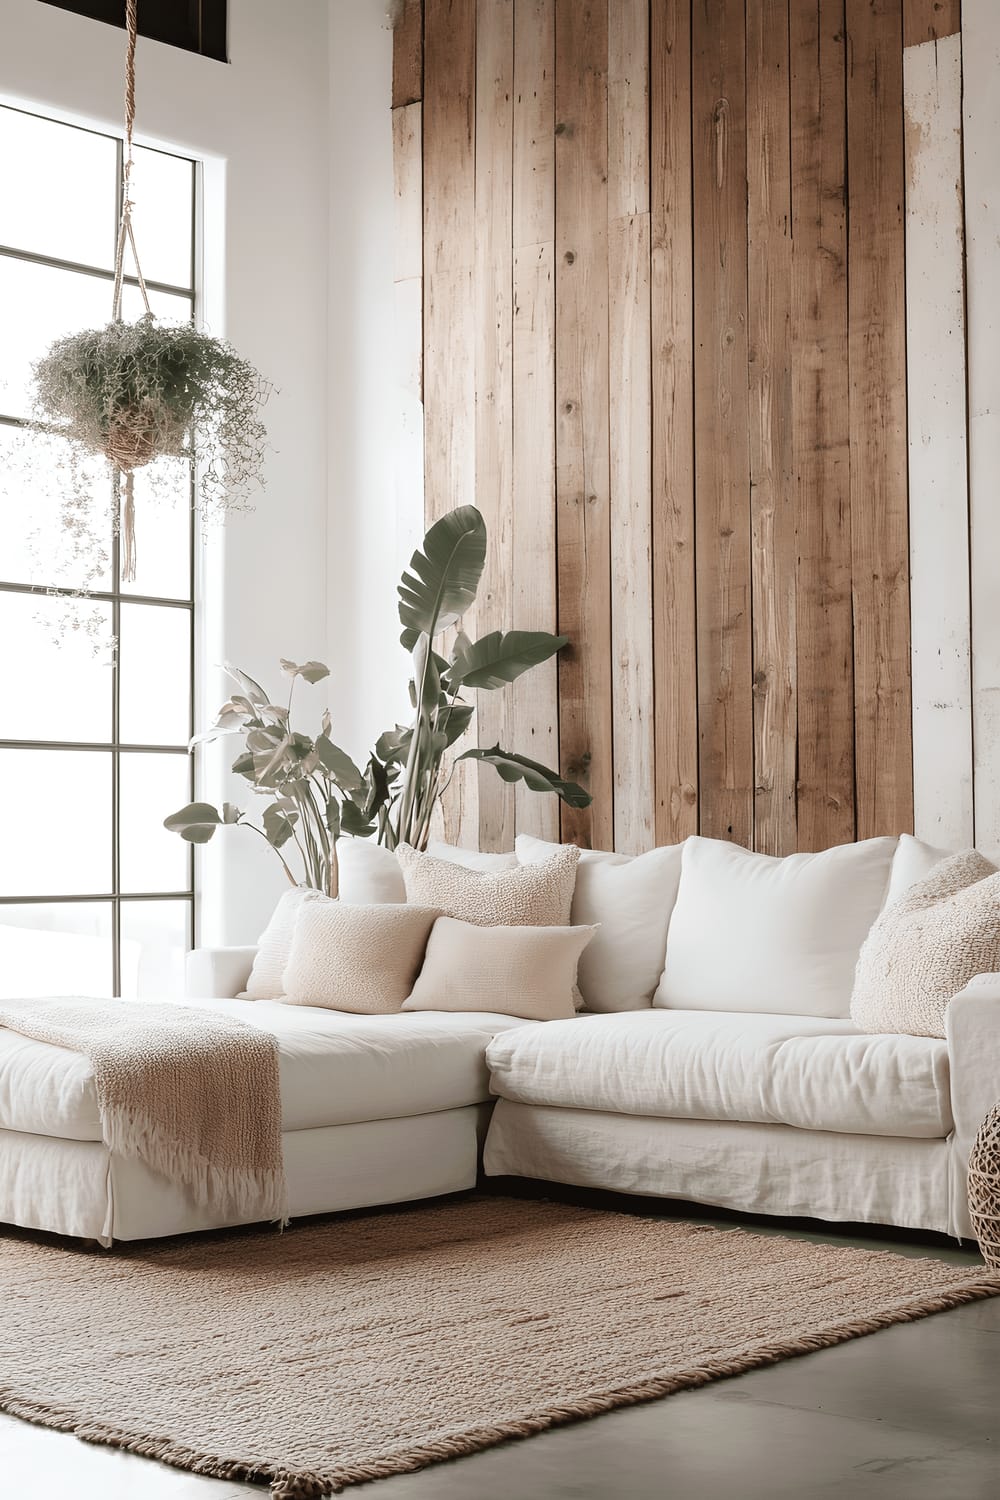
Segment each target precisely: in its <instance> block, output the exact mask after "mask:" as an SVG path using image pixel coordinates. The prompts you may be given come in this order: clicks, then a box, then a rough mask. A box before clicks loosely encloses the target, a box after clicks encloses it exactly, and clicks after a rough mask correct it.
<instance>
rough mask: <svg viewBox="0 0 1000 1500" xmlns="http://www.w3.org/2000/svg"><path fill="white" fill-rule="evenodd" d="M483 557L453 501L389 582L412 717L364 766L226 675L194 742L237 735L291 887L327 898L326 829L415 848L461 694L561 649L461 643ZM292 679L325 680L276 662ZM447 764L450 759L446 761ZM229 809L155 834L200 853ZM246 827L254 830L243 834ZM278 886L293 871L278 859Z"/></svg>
mask: <svg viewBox="0 0 1000 1500" xmlns="http://www.w3.org/2000/svg"><path fill="white" fill-rule="evenodd" d="M485 562H486V524H485V522H484V520H483V518H482V516H481V515H480V513H479V511H478V510H476V509H475V507H474V506H471V505H464V506H461V507H460V508H459V509H458V510H454V511H452V512H451V513H450V514H449V515H446V516H443V517H442V518H441V520H440V521H437V522H435V524H434V525H433V526H432V527H431V529H430V530H429V531H428V533H427V535H426V536H425V537H424V540H423V544H422V546H421V547H420V548H419V549H418V550H417V551H416V552H415V553H414V554H413V556H412V558H411V559H410V568H409V570H408V571H407V572H405V573H404V574H403V577H402V579H401V581H400V584H399V618H400V623H401V624H402V626H403V631H402V635H401V637H400V640H401V642H402V644H403V645H404V646H405V647H406V649H407V650H408V651H409V652H410V653H411V657H412V662H413V675H412V677H411V680H410V701H411V703H412V704H413V708H414V718H413V722H412V723H411V724H410V725H409V726H407V725H403V724H397V725H396V726H395V728H393V729H390V730H387V731H386V732H385V734H382V735H380V736H379V738H378V740H377V742H376V744H375V748H374V750H373V751H372V753H371V755H370V756H369V757H368V761H367V763H366V766H365V769H364V771H361V770H359V768H358V767H357V766H356V765H355V764H354V762H353V761H352V760H351V758H350V756H349V755H347V754H346V753H345V752H344V751H343V750H341V749H340V748H339V747H338V746H337V745H335V744H334V743H333V742H332V740H331V739H330V729H331V721H330V714H329V712H328V711H327V712H325V713H324V715H323V728H322V732H321V733H320V734H319V735H318V736H317V737H316V738H315V739H309V738H308V736H305V735H303V734H300V733H298V732H294V731H293V730H292V728H291V725H290V723H289V711H290V709H291V695H289V702H288V707H287V708H284V707H278V706H276V705H274V704H273V703H270V702H269V701H268V697H267V694H266V693H265V691H264V689H263V688H262V687H261V686H260V684H259V683H256V682H254V680H253V679H252V678H251V677H248V676H247V675H246V673H244V672H240V671H237V670H236V669H235V668H228V669H227V670H228V671H229V672H230V674H231V675H232V676H233V677H234V678H235V679H236V681H237V682H238V683H239V685H240V688H241V692H240V693H239V694H234V696H233V697H232V698H231V699H230V700H229V702H228V703H224V704H223V706H222V708H221V709H220V711H219V715H218V717H217V719H216V722H215V724H214V725H213V727H212V728H211V729H210V730H209V731H208V734H207V735H203V736H200V737H199V738H198V739H196V740H194V741H192V745H194V744H197V743H200V742H201V740H204V739H211V738H214V737H215V736H217V735H220V734H234V733H241V734H242V735H243V736H244V748H243V750H242V751H241V752H240V754H239V755H238V756H237V757H236V759H235V761H234V762H233V766H232V769H233V771H234V772H235V773H236V774H237V775H238V776H242V777H243V778H244V779H245V780H246V781H247V782H249V783H250V784H251V786H252V787H253V789H254V791H255V792H256V793H258V794H260V795H264V796H270V797H273V798H274V799H275V800H274V801H273V802H272V803H271V804H270V806H269V807H267V808H266V809H265V811H264V816H263V820H262V827H260V828H255V831H256V832H257V833H260V834H262V835H263V837H264V838H266V839H267V841H268V843H269V844H271V846H272V847H273V848H274V849H275V850H276V851H280V850H281V849H282V848H283V847H284V846H285V845H286V844H288V843H289V841H294V843H295V844H296V845H297V846H298V850H299V853H300V855H301V859H302V869H303V871H304V874H305V883H306V884H307V885H311V886H314V887H315V888H316V889H318V890H323V891H327V892H328V893H329V894H331V895H336V889H337V871H336V839H337V835H338V834H340V833H345V834H350V835H352V836H354V837H355V838H371V837H375V838H377V839H378V842H379V843H380V844H385V845H386V846H387V847H388V848H390V849H394V848H395V847H396V845H397V844H400V843H407V844H412V845H414V846H415V847H416V848H423V847H425V845H426V843H427V840H428V837H429V835H430V831H431V822H432V819H433V816H434V812H435V809H436V808H437V806H438V803H439V802H440V801H441V799H442V798H443V797H444V796H445V795H446V793H447V790H448V786H449V784H450V780H451V774H452V772H451V767H449V765H448V763H447V762H448V755H449V752H450V751H451V750H452V748H453V747H454V746H455V745H456V743H457V742H458V741H459V740H460V739H461V738H462V736H463V734H465V732H466V730H467V729H468V728H469V726H470V724H471V723H472V720H473V717H474V715H475V711H476V710H475V704H474V703H470V702H468V701H466V699H465V698H464V697H463V696H462V695H463V693H468V692H477V691H495V690H496V689H502V688H505V687H507V685H508V684H509V683H511V682H514V681H515V680H516V679H517V678H518V677H520V676H521V675H522V673H524V672H528V671H530V670H531V668H532V667H536V666H538V665H539V663H541V662H543V661H548V660H549V659H550V658H551V657H552V656H554V655H555V654H556V652H557V651H561V650H562V648H563V646H565V645H566V644H567V640H566V637H565V636H561V635H550V634H549V633H548V631H544V630H509V631H500V630H495V631H491V632H490V633H489V634H488V635H484V636H482V637H481V638H480V639H479V640H478V641H475V642H473V641H471V640H469V638H468V636H467V635H466V634H465V633H464V631H463V630H462V629H461V619H462V616H463V615H464V614H465V613H466V611H467V610H468V608H469V606H470V605H471V604H472V603H473V602H474V600H475V597H476V593H477V591H478V588H479V582H480V579H481V578H482V574H483V568H484V566H485ZM455 626H458V627H459V628H458V629H457V630H456V631H455V635H454V640H453V644H452V647H451V650H450V653H449V655H448V656H447V657H444V656H442V655H440V654H439V652H437V651H436V650H435V649H434V642H435V641H436V640H437V638H438V637H439V636H441V635H442V634H443V633H444V632H445V631H447V630H450V629H451V628H452V627H455ZM281 666H282V670H283V671H285V672H286V673H288V674H289V675H290V676H291V677H292V678H293V686H294V679H295V678H296V677H303V678H305V680H306V681H308V682H319V681H320V680H321V679H322V678H324V677H327V676H328V675H329V673H328V669H327V668H326V667H325V666H323V665H322V663H320V662H307V663H306V664H305V666H296V664H295V663H294V662H285V661H283V662H282V663H281ZM454 760H456V761H460V760H476V761H480V762H481V763H483V764H484V765H489V766H492V767H493V769H494V770H495V771H496V772H497V774H498V775H499V776H500V777H501V778H502V779H503V780H504V781H508V782H513V781H523V782H524V784H525V786H527V787H528V788H530V790H531V791H535V792H552V793H554V794H555V796H557V797H559V798H560V799H561V800H562V801H563V802H565V803H567V804H568V805H569V806H570V807H587V806H588V805H589V803H590V801H591V797H590V793H589V792H586V791H584V789H583V788H582V787H580V786H577V785H576V783H575V782H572V781H564V780H563V779H562V777H561V776H559V774H558V773H557V772H556V771H552V770H550V769H549V768H548V767H547V766H543V765H541V764H539V762H538V761H534V760H528V758H527V757H526V756H523V755H518V754H517V753H516V751H513V750H504V749H502V748H501V747H500V745H492V746H488V747H484V748H473V749H469V750H464V751H461V752H460V753H459V754H457V755H456V756H455V757H454ZM452 764H454V762H453V763H452ZM247 821H248V820H247V819H246V818H245V816H244V814H243V813H242V812H240V811H239V810H238V809H237V808H235V807H233V806H232V805H231V804H229V803H224V804H223V807H222V809H221V810H220V809H218V808H216V807H213V806H212V805H211V804H210V803H207V802H191V803H189V804H188V805H187V806H186V807H182V808H180V810H179V811H178V812H176V813H172V814H171V815H170V816H169V817H168V818H166V819H164V826H165V827H166V828H168V829H170V831H171V832H173V833H178V834H180V836H181V837H182V838H185V839H187V840H188V841H189V842H190V843H194V844H205V843H207V842H208V840H209V839H210V838H212V836H213V835H214V833H215V831H216V829H217V828H220V827H223V826H224V825H226V824H235V823H246V822H247ZM251 826H254V825H251ZM279 858H280V859H281V862H282V865H283V866H284V869H285V873H286V875H287V876H288V878H289V880H291V881H292V882H293V884H294V883H296V881H295V876H294V874H293V873H292V871H291V870H290V868H289V866H288V864H287V862H286V860H285V858H284V856H283V855H281V854H280V852H279Z"/></svg>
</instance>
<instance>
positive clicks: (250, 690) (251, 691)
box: [222, 661, 268, 708]
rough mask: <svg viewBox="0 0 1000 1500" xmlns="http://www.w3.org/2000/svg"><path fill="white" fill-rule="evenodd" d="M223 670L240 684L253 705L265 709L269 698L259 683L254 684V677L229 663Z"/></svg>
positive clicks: (224, 664)
mask: <svg viewBox="0 0 1000 1500" xmlns="http://www.w3.org/2000/svg"><path fill="white" fill-rule="evenodd" d="M222 670H223V671H224V672H227V673H228V674H229V676H230V677H231V678H232V679H233V681H234V682H238V683H239V685H240V687H241V688H242V689H243V691H244V692H245V693H246V695H247V697H248V698H249V699H250V702H251V703H256V704H259V705H260V707H262V708H263V706H264V705H265V704H266V703H267V701H268V697H267V694H266V693H265V691H264V689H263V688H262V687H261V685H260V683H259V682H254V680H253V678H252V677H248V676H247V674H246V672H243V671H241V670H240V668H239V667H234V666H233V664H232V662H229V661H227V662H223V665H222Z"/></svg>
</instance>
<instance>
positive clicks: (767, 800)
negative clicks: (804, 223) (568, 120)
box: [747, 0, 798, 854]
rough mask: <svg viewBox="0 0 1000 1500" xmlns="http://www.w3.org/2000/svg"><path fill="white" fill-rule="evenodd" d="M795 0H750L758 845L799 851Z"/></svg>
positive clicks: (773, 851)
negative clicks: (792, 122)
mask: <svg viewBox="0 0 1000 1500" xmlns="http://www.w3.org/2000/svg"><path fill="white" fill-rule="evenodd" d="M788 75H789V65H788V5H787V0H747V193H748V198H747V204H748V210H747V219H748V239H749V261H748V292H749V301H748V314H749V361H750V364H749V390H750V485H751V504H750V513H751V557H752V574H753V681H754V704H753V708H754V847H755V848H756V849H759V850H760V851H761V852H762V853H764V854H790V853H792V852H793V850H795V849H796V848H797V847H798V844H797V837H798V826H797V815H796V790H795V783H796V774H797V768H796V754H795V746H796V734H797V725H796V705H795V575H796V559H797V546H796V535H795V484H794V476H793V471H792V345H791V282H792V222H791V219H792V205H791V138H790V131H789V123H788V122H789V76H788Z"/></svg>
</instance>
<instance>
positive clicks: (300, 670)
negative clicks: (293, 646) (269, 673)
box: [278, 656, 330, 682]
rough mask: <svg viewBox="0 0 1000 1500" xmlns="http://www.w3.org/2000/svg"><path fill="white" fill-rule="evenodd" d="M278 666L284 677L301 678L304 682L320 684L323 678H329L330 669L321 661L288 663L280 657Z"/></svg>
mask: <svg viewBox="0 0 1000 1500" xmlns="http://www.w3.org/2000/svg"><path fill="white" fill-rule="evenodd" d="M278 665H279V667H280V668H281V670H282V671H283V672H284V674H285V676H286V677H301V678H302V679H303V681H304V682H322V681H323V678H324V677H329V675H330V668H329V667H328V666H326V664H325V663H324V662H321V661H304V662H301V663H299V662H294V661H288V660H287V659H286V658H285V657H284V656H282V657H281V658H280V659H279V661H278Z"/></svg>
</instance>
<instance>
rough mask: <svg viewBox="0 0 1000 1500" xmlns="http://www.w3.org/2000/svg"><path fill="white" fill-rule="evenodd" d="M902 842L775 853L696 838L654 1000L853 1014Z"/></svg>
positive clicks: (689, 1006)
mask: <svg viewBox="0 0 1000 1500" xmlns="http://www.w3.org/2000/svg"><path fill="white" fill-rule="evenodd" d="M895 847H896V840H895V839H894V838H879V839H866V840H864V842H863V843H860V844H842V845H840V846H839V847H838V848H835V849H825V850H823V851H822V852H821V853H818V854H789V855H786V856H785V858H783V859H777V858H774V857H772V856H771V855H767V854H752V853H751V852H750V851H749V850H748V849H743V848H740V847H739V845H737V844H728V843H725V842H723V841H722V840H718V839H705V838H690V839H688V840H687V842H686V844H685V845H684V853H683V856H682V860H681V880H680V888H679V890H678V893H677V903H676V905H675V907H674V912H673V916H672V918H671V920H670V928H669V931H668V934H667V956H666V963H665V965H664V969H663V974H662V976H661V978H660V983H659V985H658V987H657V991H656V995H655V997H654V1000H653V1004H654V1005H658V1006H666V1007H669V1008H674V1009H681V1010H729V1011H760V1012H770V1013H771V1014H774V1015H803V1016H831V1017H846V1016H847V1015H849V1013H850V1006H851V988H852V985H853V981H854V967H855V965H856V963H857V961H858V954H859V953H860V951H861V945H862V943H863V942H864V940H865V938H866V937H867V936H868V932H869V930H870V928H871V926H872V923H873V922H874V921H875V919H876V918H877V916H878V914H879V912H880V911H881V909H882V905H883V902H884V900H885V895H886V891H887V889H888V884H889V872H890V868H891V865H892V856H893V851H894V849H895Z"/></svg>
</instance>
